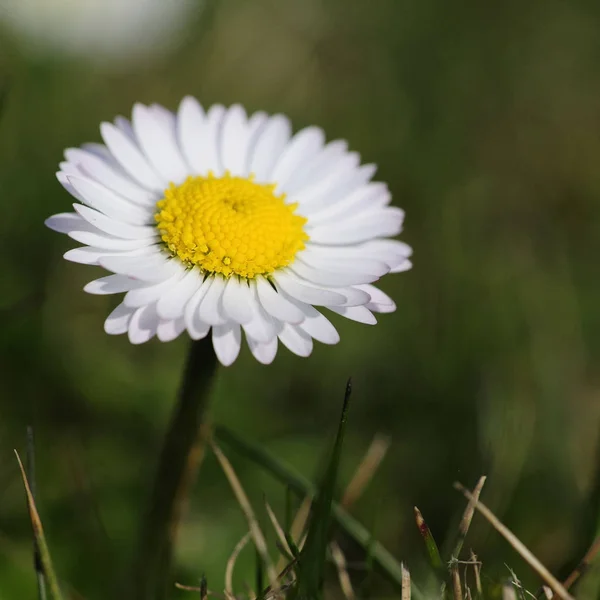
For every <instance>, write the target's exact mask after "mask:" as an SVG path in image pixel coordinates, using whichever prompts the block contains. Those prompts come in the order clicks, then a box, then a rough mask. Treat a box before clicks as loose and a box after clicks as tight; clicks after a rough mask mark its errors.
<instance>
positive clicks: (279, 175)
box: [272, 126, 325, 192]
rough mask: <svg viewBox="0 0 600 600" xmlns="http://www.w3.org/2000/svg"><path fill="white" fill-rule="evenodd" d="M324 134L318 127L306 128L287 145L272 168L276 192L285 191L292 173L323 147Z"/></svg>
mask: <svg viewBox="0 0 600 600" xmlns="http://www.w3.org/2000/svg"><path fill="white" fill-rule="evenodd" d="M324 141H325V134H324V133H323V130H322V129H320V128H319V127H312V126H311V127H306V128H305V129H302V130H301V131H299V132H298V133H297V134H296V135H295V136H294V137H293V138H292V140H291V141H290V143H289V144H288V145H287V147H286V148H285V150H284V151H283V154H282V155H281V157H280V158H279V159H278V160H277V163H276V164H275V167H274V168H273V174H272V179H273V181H274V182H276V183H277V188H276V191H277V192H285V191H286V187H285V185H286V183H287V182H288V181H289V180H290V178H291V177H292V176H293V175H294V173H295V172H296V171H297V170H298V169H299V168H300V167H301V166H303V165H305V164H306V163H307V162H308V160H309V159H311V158H312V157H313V156H314V155H315V153H317V152H319V150H320V149H321V148H322V147H323V143H324Z"/></svg>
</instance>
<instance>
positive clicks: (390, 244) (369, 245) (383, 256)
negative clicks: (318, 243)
mask: <svg viewBox="0 0 600 600" xmlns="http://www.w3.org/2000/svg"><path fill="white" fill-rule="evenodd" d="M328 248H331V246H329V247H328ZM356 248H358V249H360V251H361V252H362V253H363V254H364V256H371V257H373V258H376V259H377V260H383V261H385V262H386V263H387V264H388V266H389V267H390V269H393V268H394V267H397V266H398V265H400V264H402V263H403V262H404V260H405V259H406V258H408V257H409V256H411V255H412V248H411V247H410V246H409V245H408V244H405V243H404V242H400V241H399V240H370V241H368V242H365V243H364V244H361V245H360V246H356Z"/></svg>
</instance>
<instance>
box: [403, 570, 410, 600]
mask: <svg viewBox="0 0 600 600" xmlns="http://www.w3.org/2000/svg"><path fill="white" fill-rule="evenodd" d="M410 592H411V588H410V572H409V570H408V569H407V568H406V567H405V566H404V563H402V595H401V598H402V600H410Z"/></svg>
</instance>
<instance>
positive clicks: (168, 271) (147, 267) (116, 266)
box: [100, 252, 185, 282]
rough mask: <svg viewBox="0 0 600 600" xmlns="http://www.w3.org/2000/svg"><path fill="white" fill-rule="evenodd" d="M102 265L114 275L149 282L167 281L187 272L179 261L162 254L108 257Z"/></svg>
mask: <svg viewBox="0 0 600 600" xmlns="http://www.w3.org/2000/svg"><path fill="white" fill-rule="evenodd" d="M100 264H101V266H103V267H104V268H105V269H107V270H108V271H112V272H113V273H119V274H120V275H128V276H129V277H134V278H135V279H141V280H142V281H148V282H159V281H165V280H166V279H169V278H170V277H173V276H174V275H176V274H182V273H183V272H184V271H185V267H184V266H183V265H182V264H181V263H180V262H179V261H178V260H177V259H168V258H167V257H166V256H165V255H164V254H163V253H162V252H157V253H154V254H142V255H137V256H127V257H125V256H109V255H106V256H105V257H104V258H102V260H101V261H100Z"/></svg>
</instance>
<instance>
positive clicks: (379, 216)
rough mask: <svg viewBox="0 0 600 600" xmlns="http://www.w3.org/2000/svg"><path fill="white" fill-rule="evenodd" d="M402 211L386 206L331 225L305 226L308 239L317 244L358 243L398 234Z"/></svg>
mask: <svg viewBox="0 0 600 600" xmlns="http://www.w3.org/2000/svg"><path fill="white" fill-rule="evenodd" d="M403 218H404V212H403V211H401V210H400V209H399V208H386V209H382V210H378V211H377V212H374V213H363V214H362V215H360V217H359V216H356V217H355V218H354V219H353V220H352V221H344V222H343V223H339V224H336V225H334V226H332V225H327V224H326V225H317V226H316V227H310V225H309V226H307V228H306V231H307V233H308V235H309V236H310V239H311V240H312V241H313V242H315V243H317V244H332V245H336V244H358V243H360V242H364V241H366V240H369V239H371V238H377V237H387V236H394V235H398V234H399V233H400V231H401V230H402V220H403Z"/></svg>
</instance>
